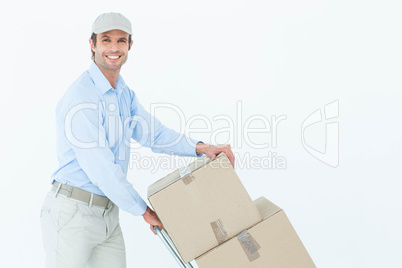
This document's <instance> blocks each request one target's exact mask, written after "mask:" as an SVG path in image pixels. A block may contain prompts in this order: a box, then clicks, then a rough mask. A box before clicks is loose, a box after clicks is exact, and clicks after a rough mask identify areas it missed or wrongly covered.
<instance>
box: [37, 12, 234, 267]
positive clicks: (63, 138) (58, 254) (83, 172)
mask: <svg viewBox="0 0 402 268" xmlns="http://www.w3.org/2000/svg"><path fill="white" fill-rule="evenodd" d="M92 32H93V34H92V36H91V39H90V40H89V43H90V46H91V51H92V55H93V57H92V58H93V60H94V61H93V62H92V64H91V66H90V68H89V70H88V71H86V72H84V73H83V74H82V75H81V76H80V77H79V78H78V79H77V80H76V81H75V82H74V83H73V84H72V85H71V86H70V88H69V89H68V90H67V92H66V93H65V95H64V96H63V97H62V98H61V100H60V101H59V103H58V105H57V109H56V120H57V155H58V160H59V168H58V169H57V170H56V171H55V172H54V174H53V175H52V179H53V186H52V190H51V191H50V192H49V194H48V195H47V197H46V200H45V202H44V205H43V208H42V211H41V223H42V233H43V241H44V246H45V250H46V267H71V268H81V267H82V268H84V267H96V268H102V267H107V268H111V267H113V268H120V267H125V265H126V260H125V246H124V240H123V235H122V232H121V229H120V225H119V216H118V213H119V208H121V209H124V210H125V211H127V212H129V213H131V214H133V215H136V216H139V215H141V216H142V217H143V218H144V220H145V222H147V223H149V224H150V228H151V230H152V231H153V228H152V226H155V225H157V226H159V228H163V226H162V223H161V222H160V220H159V218H158V216H157V215H156V214H155V212H154V211H152V210H151V209H150V208H149V207H148V206H147V205H146V203H145V202H144V200H143V199H142V198H141V197H140V196H139V194H138V193H137V192H136V191H135V190H134V188H133V187H132V185H131V184H130V183H129V182H128V181H127V178H126V175H127V168H128V160H129V152H130V148H129V142H130V139H131V138H133V139H134V140H136V141H138V142H139V143H140V144H141V145H143V146H147V147H150V148H151V149H152V150H153V151H154V152H158V153H173V154H177V155H183V156H200V155H202V154H206V155H207V156H208V157H210V158H215V156H216V155H217V154H219V153H220V152H224V153H226V154H227V155H228V157H229V159H230V161H231V163H232V164H233V163H234V156H233V153H232V151H231V149H230V146H229V145H223V146H213V145H207V144H203V143H202V142H199V141H197V140H194V139H191V138H189V137H184V136H183V135H180V134H179V133H176V132H175V131H173V130H171V129H168V128H166V127H165V126H164V125H163V124H161V123H160V122H159V121H158V120H157V119H156V118H154V117H152V116H151V115H150V114H149V113H148V112H147V111H146V110H145V109H144V108H143V107H142V106H141V104H140V103H139V101H138V98H137V96H136V95H135V93H134V92H133V91H132V90H130V89H129V88H128V87H127V85H126V84H125V83H124V80H123V78H122V77H121V76H120V75H119V73H120V69H121V67H122V65H123V64H124V63H125V62H126V61H127V56H128V51H129V50H130V49H131V46H132V44H133V41H132V40H131V35H132V31H131V23H130V21H129V20H128V19H127V18H126V17H124V16H123V15H121V14H119V13H105V14H101V15H100V16H99V17H98V18H97V19H96V20H95V22H94V23H93V25H92ZM151 123H152V124H151Z"/></svg>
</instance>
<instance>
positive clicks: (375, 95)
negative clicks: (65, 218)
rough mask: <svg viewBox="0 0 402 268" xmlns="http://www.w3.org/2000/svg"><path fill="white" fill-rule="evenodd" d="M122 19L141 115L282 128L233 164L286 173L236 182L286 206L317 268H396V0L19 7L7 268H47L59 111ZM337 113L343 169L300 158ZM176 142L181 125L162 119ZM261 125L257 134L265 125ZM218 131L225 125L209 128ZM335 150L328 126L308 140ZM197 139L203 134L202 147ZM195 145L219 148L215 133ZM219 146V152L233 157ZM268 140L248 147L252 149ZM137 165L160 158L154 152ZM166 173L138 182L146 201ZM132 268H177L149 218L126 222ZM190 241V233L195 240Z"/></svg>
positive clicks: (4, 152) (6, 94) (9, 106)
mask: <svg viewBox="0 0 402 268" xmlns="http://www.w3.org/2000/svg"><path fill="white" fill-rule="evenodd" d="M108 11H116V12H122V13H123V14H124V15H126V16H127V17H128V18H129V19H130V20H131V21H132V24H133V28H134V36H133V38H134V47H133V49H132V50H131V52H130V55H129V60H128V62H127V64H126V65H125V66H124V67H123V70H122V75H123V77H124V78H125V81H126V83H127V84H128V85H129V86H130V87H131V88H132V89H134V90H135V91H136V93H137V95H138V96H139V98H140V100H141V102H142V103H143V104H144V106H145V107H149V105H150V104H151V103H158V102H166V103H171V104H174V105H176V106H178V107H180V109H181V110H182V111H183V113H184V114H185V115H186V118H190V117H192V116H194V115H205V116H207V117H208V118H210V119H211V120H212V118H213V117H214V116H216V115H220V114H225V115H228V116H230V117H231V118H233V120H236V113H237V111H236V105H237V102H238V101H241V103H242V109H243V116H244V118H248V117H251V116H253V115H262V116H265V117H266V118H269V119H270V118H271V116H273V115H276V116H280V115H286V116H287V119H286V120H284V121H282V122H280V123H279V126H278V131H277V136H278V141H277V147H276V148H272V147H269V148H266V149H254V148H252V147H253V146H249V145H247V144H245V143H244V142H243V144H242V145H241V146H240V144H237V143H234V144H232V145H233V150H234V151H235V152H236V153H238V155H244V154H245V153H249V154H250V155H251V156H261V157H262V156H266V155H267V153H268V152H269V151H271V152H275V153H277V155H278V156H281V157H284V158H285V159H286V164H287V165H286V169H284V170H278V169H273V168H265V169H258V168H251V167H244V168H241V169H239V168H237V169H236V171H237V173H238V174H239V176H240V178H241V180H242V182H243V183H244V185H245V187H246V189H247V190H248V191H249V193H250V195H251V197H252V198H253V199H255V198H257V197H259V196H262V195H263V196H265V197H267V198H268V199H270V200H271V201H272V202H274V203H276V204H277V205H278V206H280V207H282V208H283V209H284V210H285V212H286V213H287V215H288V217H289V218H290V220H291V222H292V224H293V226H294V227H295V229H296V231H297V233H298V234H299V236H300V238H301V240H302V241H303V243H304V245H305V247H306V248H307V250H308V252H309V253H310V255H311V257H312V259H313V260H314V262H315V263H316V265H317V267H334V268H339V267H353V268H355V267H375V268H376V267H387V268H388V267H402V254H401V250H402V228H401V226H402V215H401V211H402V207H401V204H402V197H401V196H402V195H401V186H402V183H401V181H400V180H401V171H400V169H401V160H402V153H401V151H402V150H401V149H402V139H401V137H402V127H401V120H400V115H401V114H402V107H401V106H402V105H401V104H402V102H401V100H402V98H401V97H402V93H401V84H402V83H401V71H402V66H401V62H402V52H401V51H402V37H401V36H402V35H401V26H402V17H401V15H400V14H401V11H402V10H401V4H400V2H399V1H397V0H395V1H363V0H362V1H357V0H352V1H351V0H341V1H339V0H338V1H335V0H333V1H320V0H305V1H296V0H285V1H245V0H243V1H237V0H232V1H216V0H214V1H184V0H183V1H177V0H175V1H134V0H132V1H92V2H90V1H65V2H63V3H59V2H57V1H13V2H11V1H10V2H8V3H7V5H5V4H3V6H2V8H1V11H0V13H1V14H0V25H1V26H0V27H1V42H0V46H1V54H2V55H1V65H0V66H1V67H0V68H1V88H2V97H1V98H0V116H1V132H0V140H1V148H0V178H1V180H2V186H1V187H0V198H1V204H2V209H1V210H2V216H1V221H0V227H1V228H0V242H1V243H0V256H1V258H0V266H1V267H43V266H44V258H45V256H44V250H43V246H42V239H41V231H40V221H39V213H40V209H41V205H42V202H43V200H44V197H45V195H46V193H47V192H48V191H49V189H50V185H49V183H50V175H51V174H52V172H53V171H54V170H55V169H56V168H57V159H56V151H55V149H56V148H55V136H56V135H55V123H54V110H55V106H56V103H57V101H58V100H59V98H60V97H61V96H62V94H63V93H64V92H65V90H66V89H67V88H68V86H69V85H70V84H71V83H72V82H73V81H74V80H75V79H76V78H77V77H78V75H79V74H81V73H82V72H83V71H85V70H86V69H87V68H88V67H89V65H90V49H89V45H88V38H89V36H90V33H91V30H90V29H91V28H90V27H91V24H92V22H93V20H94V19H95V18H96V16H97V15H98V14H100V13H102V12H108ZM336 100H338V101H339V118H337V120H338V122H339V166H338V167H336V168H333V167H330V166H328V165H326V164H325V163H323V162H321V161H319V160H317V159H315V158H314V157H312V156H311V155H310V154H309V153H308V152H307V151H306V150H305V149H304V148H303V146H302V143H301V125H302V123H303V121H304V120H305V119H306V118H307V117H308V116H309V115H310V114H311V113H313V112H314V111H315V110H317V109H320V108H323V107H324V106H325V105H326V104H328V103H330V102H332V101H336ZM157 116H158V117H159V118H160V119H161V120H162V121H163V122H164V123H165V124H166V125H167V126H170V127H172V128H176V129H177V128H178V124H177V117H175V116H174V113H172V112H169V111H167V112H165V113H162V112H161V113H160V114H157ZM256 124H257V125H258V122H256ZM212 125H213V129H214V130H216V129H218V128H219V127H223V126H224V125H220V123H219V122H212ZM306 135H309V140H310V141H309V142H310V144H311V146H312V147H315V148H319V147H320V148H324V147H325V124H324V123H323V124H322V125H319V124H318V125H317V127H315V128H312V129H311V131H310V132H309V133H307V132H306ZM192 136H193V137H197V135H192ZM199 137H200V139H202V140H204V141H206V142H210V140H208V137H210V135H208V134H205V133H203V134H200V135H199ZM225 139H226V138H225V134H222V135H221V136H220V137H219V139H218V140H217V142H222V143H225V142H227V139H226V140H225ZM270 139H271V134H269V133H268V134H254V137H253V140H254V141H255V142H256V143H265V142H270ZM136 152H138V153H140V154H141V155H142V156H151V155H153V156H154V157H158V155H155V154H153V153H152V152H150V150H149V149H139V150H136ZM172 169H173V167H172V168H171V169H158V170H157V172H151V170H150V169H140V168H133V169H130V171H129V174H128V179H129V181H130V182H132V183H133V184H134V187H135V188H136V189H137V190H138V191H139V193H140V194H141V195H142V196H143V198H144V199H146V191H147V186H148V185H149V184H151V183H152V182H154V181H156V180H157V179H159V178H161V177H163V176H164V175H166V174H168V173H169V172H170V171H171V170H172ZM121 225H122V228H123V232H124V234H125V241H126V246H127V261H128V267H176V264H175V263H174V261H173V259H172V258H171V257H170V255H169V254H168V253H167V251H166V250H165V248H164V247H163V245H162V244H161V242H160V241H159V240H158V238H157V237H155V236H153V235H152V233H151V232H150V231H149V227H148V225H147V224H145V223H144V222H143V220H142V218H141V217H134V216H131V215H129V214H127V213H125V212H121ZM195 231H196V230H195Z"/></svg>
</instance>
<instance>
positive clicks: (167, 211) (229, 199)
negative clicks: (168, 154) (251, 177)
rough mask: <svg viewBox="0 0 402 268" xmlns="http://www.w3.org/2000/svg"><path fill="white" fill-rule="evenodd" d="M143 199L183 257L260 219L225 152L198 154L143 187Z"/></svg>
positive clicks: (187, 258)
mask: <svg viewBox="0 0 402 268" xmlns="http://www.w3.org/2000/svg"><path fill="white" fill-rule="evenodd" d="M148 200H149V202H150V203H151V205H152V207H153V208H154V210H155V212H156V213H157V214H158V216H159V218H160V219H161V221H162V223H163V225H164V228H165V230H166V232H167V233H168V234H169V236H170V237H171V239H172V241H173V243H174V244H175V246H176V248H177V249H178V251H179V253H180V255H181V256H182V258H183V260H184V261H185V262H189V261H191V260H193V259H194V258H196V257H198V256H200V255H201V254H203V253H205V252H207V251H208V250H210V249H212V248H214V247H216V246H217V245H219V244H220V243H223V242H224V241H226V240H228V239H230V238H231V237H233V236H235V235H237V234H239V233H240V232H241V231H242V230H244V229H246V228H249V227H250V226H253V225H255V224H256V223H258V222H260V221H261V215H260V213H259V212H258V209H257V208H256V207H255V205H254V203H253V202H252V200H251V198H250V196H249V195H248V193H247V191H246V189H245V188H244V186H243V185H242V183H241V181H240V179H239V177H238V176H237V174H236V173H235V171H234V169H233V167H232V165H231V164H230V162H229V159H228V158H227V156H226V155H225V154H223V153H221V154H219V155H218V156H217V157H216V158H215V159H214V160H212V161H211V160H210V159H209V158H208V157H206V156H203V157H200V158H198V159H197V160H196V161H194V162H193V163H191V164H190V165H188V166H187V167H185V168H182V169H180V170H176V171H174V172H173V173H171V174H169V175H168V176H166V177H164V178H163V179H161V180H159V181H157V182H155V183H154V184H152V185H151V186H149V188H148Z"/></svg>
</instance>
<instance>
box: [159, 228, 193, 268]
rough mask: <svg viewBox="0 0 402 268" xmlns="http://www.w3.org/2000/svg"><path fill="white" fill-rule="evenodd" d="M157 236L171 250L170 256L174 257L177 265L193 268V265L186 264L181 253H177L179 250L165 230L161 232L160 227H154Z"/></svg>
mask: <svg viewBox="0 0 402 268" xmlns="http://www.w3.org/2000/svg"><path fill="white" fill-rule="evenodd" d="M153 228H154V230H155V232H156V234H157V235H158V236H159V238H160V239H161V240H162V242H163V244H165V246H166V247H167V249H168V250H169V252H170V254H172V256H173V257H174V259H175V260H176V261H177V263H178V264H179V265H180V267H183V268H193V266H192V265H191V263H185V262H184V261H183V259H182V258H181V256H180V254H179V252H178V251H177V248H176V247H175V245H174V244H173V241H172V240H171V239H170V237H169V235H168V234H167V233H166V231H165V230H163V229H162V230H159V228H158V226H153Z"/></svg>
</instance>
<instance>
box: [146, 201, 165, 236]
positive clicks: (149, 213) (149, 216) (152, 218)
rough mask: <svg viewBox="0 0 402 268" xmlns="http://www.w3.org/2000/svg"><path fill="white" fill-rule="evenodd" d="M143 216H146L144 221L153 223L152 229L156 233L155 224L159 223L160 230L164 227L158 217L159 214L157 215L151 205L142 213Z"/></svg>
mask: <svg viewBox="0 0 402 268" xmlns="http://www.w3.org/2000/svg"><path fill="white" fill-rule="evenodd" d="M142 217H144V221H146V222H147V223H149V224H150V225H151V231H152V232H153V233H154V234H156V232H155V230H154V228H153V226H155V225H157V226H158V228H159V230H162V229H163V225H162V222H161V221H160V219H159V218H158V215H156V213H155V212H154V211H153V210H152V209H150V208H149V207H147V210H146V211H145V213H144V214H142Z"/></svg>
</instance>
